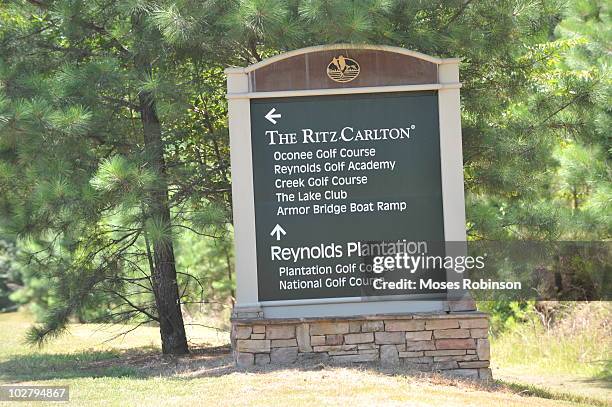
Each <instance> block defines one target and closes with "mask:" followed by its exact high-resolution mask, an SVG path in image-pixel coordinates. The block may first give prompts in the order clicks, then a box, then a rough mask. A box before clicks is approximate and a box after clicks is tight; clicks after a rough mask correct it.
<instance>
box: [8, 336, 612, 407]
mask: <svg viewBox="0 0 612 407" xmlns="http://www.w3.org/2000/svg"><path fill="white" fill-rule="evenodd" d="M334 367H343V368H352V369H359V370H366V371H371V372H372V373H377V374H381V375H389V376H397V375H399V376H414V377H415V378H417V379H424V380H433V381H434V383H439V384H449V383H451V385H454V384H452V383H457V382H463V381H464V380H462V379H459V378H456V377H455V378H452V377H444V376H441V375H439V374H432V373H424V372H416V371H407V370H405V369H403V368H391V369H389V368H381V367H379V366H376V365H372V364H358V365H347V364H342V365H337V364H336V365H331V364H327V363H305V364H300V365H297V364H295V365H291V366H275V365H266V366H262V367H252V368H247V369H245V368H237V367H235V365H234V363H233V360H232V357H231V353H230V347H229V345H226V346H220V347H203V348H195V349H192V352H191V354H189V355H186V356H165V355H161V354H160V353H159V349H158V348H154V347H145V348H137V349H130V350H125V351H85V352H80V353H67V354H33V355H15V356H13V357H11V358H10V359H8V360H5V361H1V362H0V380H2V381H5V382H22V381H29V382H33V381H40V380H54V379H74V378H100V377H112V378H120V377H127V378H131V379H146V378H148V377H167V378H176V379H178V380H190V379H197V378H202V377H220V376H225V375H229V374H232V373H236V372H249V373H255V374H266V373H268V372H274V371H316V370H324V369H327V368H334ZM468 382H469V380H468ZM584 382H585V384H587V383H588V384H589V385H590V386H598V387H605V388H611V387H612V381H610V376H609V375H607V376H605V377H593V378H591V379H584ZM472 383H473V385H474V386H476V387H477V388H479V389H481V390H485V391H500V390H506V391H510V392H512V393H515V394H518V395H521V396H525V397H539V398H544V399H552V400H563V401H569V402H574V403H581V404H587V405H593V406H606V405H608V403H607V402H606V401H604V400H599V399H595V398H591V397H584V396H580V395H576V394H572V393H564V392H558V391H552V390H548V389H545V388H542V387H538V386H534V385H525V384H520V383H513V382H506V381H501V380H495V381H492V382H491V381H489V382H472Z"/></svg>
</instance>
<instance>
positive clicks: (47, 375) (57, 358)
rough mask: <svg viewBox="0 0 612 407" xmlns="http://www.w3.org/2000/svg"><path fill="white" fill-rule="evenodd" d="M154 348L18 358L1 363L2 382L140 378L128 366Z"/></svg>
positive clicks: (18, 356) (132, 368)
mask: <svg viewBox="0 0 612 407" xmlns="http://www.w3.org/2000/svg"><path fill="white" fill-rule="evenodd" d="M154 352H158V350H156V349H155V348H153V347H151V348H139V349H137V350H131V351H127V352H126V351H124V352H121V351H84V352H78V353H66V354H44V353H41V354H39V353H36V354H29V355H28V354H24V355H15V356H12V357H11V358H10V359H8V360H4V361H2V362H0V380H2V381H7V382H18V381H38V380H51V379H70V378H77V377H139V376H142V374H141V372H140V371H139V369H137V368H135V367H132V366H130V365H129V361H130V360H132V359H134V358H138V357H141V358H142V357H147V356H148V355H152V354H153V353H154Z"/></svg>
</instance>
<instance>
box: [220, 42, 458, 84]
mask: <svg viewBox="0 0 612 407" xmlns="http://www.w3.org/2000/svg"><path fill="white" fill-rule="evenodd" d="M458 62H459V59H458V58H446V59H443V58H437V57H432V56H429V55H425V54H422V53H419V52H416V51H411V50H407V49H404V48H399V47H390V46H378V45H360V44H333V45H322V46H315V47H308V48H302V49H298V50H294V51H289V52H286V53H283V54H279V55H275V56H273V57H270V58H267V59H265V60H263V61H261V62H258V63H256V64H253V65H250V66H248V67H245V68H228V69H227V70H226V72H227V73H228V74H238V73H241V74H246V75H248V79H249V91H250V92H273V91H285V90H313V89H337V88H359V87H374V86H402V85H425V84H438V83H440V81H439V78H438V77H439V75H438V67H439V65H444V64H454V65H456V64H458Z"/></svg>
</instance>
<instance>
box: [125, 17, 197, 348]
mask: <svg viewBox="0 0 612 407" xmlns="http://www.w3.org/2000/svg"><path fill="white" fill-rule="evenodd" d="M133 24H134V28H135V31H136V32H137V35H138V36H139V39H140V44H138V46H139V50H140V52H137V53H136V55H135V65H136V69H137V70H138V71H139V73H141V74H142V76H143V77H149V76H150V75H151V72H152V69H151V62H150V57H149V55H148V52H147V49H148V48H149V47H151V45H152V44H151V42H150V41H148V42H147V39H145V38H143V35H142V33H143V27H142V15H137V16H135V18H134V19H133ZM138 97H139V101H140V118H141V121H142V126H143V132H144V144H145V156H146V160H147V162H148V164H149V166H150V169H151V170H153V171H154V172H155V174H156V175H157V180H156V183H155V189H154V191H153V192H152V196H151V202H150V204H149V205H150V210H149V215H150V216H151V217H152V218H153V219H155V220H156V221H157V222H160V223H161V224H162V225H164V226H167V227H168V229H170V222H171V221H170V208H169V204H168V183H167V180H166V162H165V159H164V148H163V142H162V134H161V125H160V123H159V118H158V117H157V111H156V109H155V99H154V96H153V94H151V93H150V92H140V93H139V95H138ZM152 244H153V267H154V268H153V276H152V284H153V292H154V295H155V303H156V306H157V313H158V316H159V328H160V333H161V341H162V352H163V353H164V354H172V355H182V354H185V353H188V352H189V348H188V346H187V335H186V334H185V325H184V323H183V314H182V312H181V304H180V298H179V289H178V284H177V281H176V264H175V261H174V247H173V244H172V237H171V236H168V237H167V238H165V239H156V240H155V241H153V242H152Z"/></svg>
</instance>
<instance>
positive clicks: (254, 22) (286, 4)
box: [0, 0, 612, 340]
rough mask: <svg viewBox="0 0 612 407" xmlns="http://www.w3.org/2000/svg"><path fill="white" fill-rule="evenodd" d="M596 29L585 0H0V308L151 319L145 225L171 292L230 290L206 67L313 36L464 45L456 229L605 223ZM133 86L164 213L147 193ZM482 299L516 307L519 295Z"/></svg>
mask: <svg viewBox="0 0 612 407" xmlns="http://www.w3.org/2000/svg"><path fill="white" fill-rule="evenodd" d="M610 27H611V24H610V8H609V4H608V2H605V1H599V0H574V1H558V0H502V1H479V2H476V1H471V0H462V1H459V0H442V1H431V2H429V1H408V0H352V1H339V0H338V1H333V0H332V1H329V0H230V1H226V0H206V1H190V0H160V1H145V0H127V1H119V2H115V1H111V2H108V1H82V0H28V1H26V0H14V1H5V2H2V3H0V190H1V191H2V193H1V194H0V233H2V235H1V236H2V245H1V246H0V309H2V308H10V307H12V306H13V304H14V303H20V304H31V305H32V306H33V307H34V309H35V310H36V311H37V314H38V315H39V317H40V319H41V321H43V322H44V325H43V327H44V329H43V330H42V331H40V330H39V331H34V332H33V337H34V339H38V340H40V339H42V338H43V337H44V336H45V335H46V334H48V333H52V332H55V331H57V330H61V328H62V327H63V326H64V324H65V322H66V321H67V318H69V317H70V316H76V317H77V318H79V319H81V320H86V321H91V320H100V319H106V320H115V321H124V320H128V319H136V320H139V321H146V320H149V319H151V318H149V316H152V317H155V316H156V315H155V312H156V307H155V303H154V301H153V297H152V294H151V289H150V286H148V284H147V281H148V280H149V279H150V267H149V266H150V264H148V260H147V259H150V258H151V256H150V250H151V249H150V248H151V244H153V243H155V242H160V241H161V242H164V241H166V242H174V244H175V246H176V256H177V257H176V259H177V260H176V264H177V270H178V282H179V291H180V294H181V300H182V302H183V304H184V305H185V306H186V307H187V306H188V304H194V303H204V304H222V305H223V306H225V307H228V306H230V305H231V301H232V296H233V284H234V283H233V278H232V268H233V263H232V261H233V260H232V249H231V204H230V202H231V200H230V184H231V179H230V173H229V145H228V132H227V117H226V116H227V109H226V104H225V100H224V93H225V83H224V77H223V69H224V68H225V67H227V66H231V65H240V66H244V65H247V64H251V63H254V62H256V61H259V60H261V59H263V58H265V57H269V56H271V55H274V54H278V53H280V52H284V51H287V50H290V49H295V48H299V47H303V46H310V45H316V44H323V43H337V42H357V43H362V42H363V43H366V42H367V43H374V44H385V45H394V46H400V47H405V48H409V49H413V50H416V51H420V52H423V53H426V54H431V55H437V56H441V57H445V56H460V57H462V58H463V62H462V64H461V78H462V82H463V84H464V85H463V89H462V115H463V117H462V121H463V140H464V171H465V180H466V191H467V216H468V223H467V228H468V235H469V238H470V239H489V240H505V239H544V240H604V239H609V238H610V234H611V228H612V219H611V216H612V208H611V202H610V201H611V192H612V191H611V184H610V175H611V174H610V165H609V163H610V151H611V146H610V137H609V128H610V106H611V104H610V92H611V87H610V82H611V78H610V68H609V66H610V61H611V57H610V43H611V38H610V36H611V31H610ZM143 55H144V56H147V58H148V59H149V60H150V69H149V70H146V71H142V70H139V69H138V66H139V65H138V63H137V62H138V58H139V56H143ZM142 95H147V98H148V100H149V101H151V102H152V101H154V102H155V105H156V108H157V113H158V116H159V121H160V126H161V131H162V139H163V152H164V157H165V160H166V167H165V170H166V180H167V184H168V193H169V207H170V211H171V217H172V220H171V222H170V223H167V222H164V221H163V220H162V219H159V218H158V217H156V216H155V215H154V213H153V212H152V211H151V210H150V209H149V208H151V207H154V206H155V204H156V203H155V198H154V197H155V194H154V192H155V191H156V189H157V188H158V185H157V181H156V176H155V173H154V172H152V171H153V170H152V168H151V167H150V166H149V165H148V162H149V158H150V157H147V150H146V149H145V146H144V142H143V136H142V125H141V123H140V108H141V104H142V100H141V99H140V97H141V96H142ZM17 252H18V253H19V255H17ZM16 259H18V260H16ZM9 293H12V294H10V301H9V300H8V295H9ZM3 304H4V305H3ZM490 309H492V310H495V311H496V313H498V314H499V315H502V316H503V318H504V320H505V319H508V318H509V317H512V318H515V317H516V318H521V316H520V315H521V313H522V312H524V309H525V304H522V305H516V304H512V305H508V304H497V305H494V306H492V307H490Z"/></svg>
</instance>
